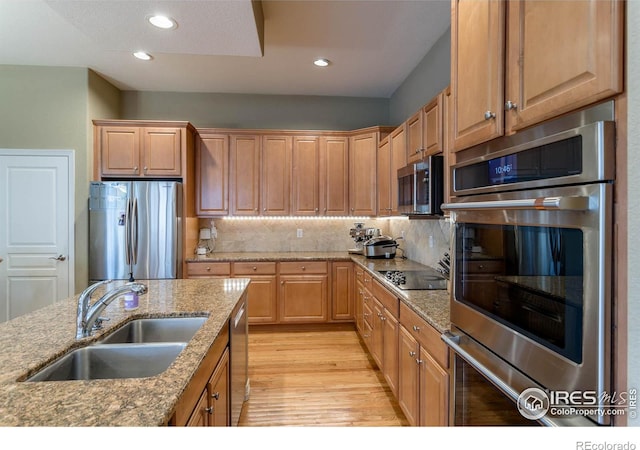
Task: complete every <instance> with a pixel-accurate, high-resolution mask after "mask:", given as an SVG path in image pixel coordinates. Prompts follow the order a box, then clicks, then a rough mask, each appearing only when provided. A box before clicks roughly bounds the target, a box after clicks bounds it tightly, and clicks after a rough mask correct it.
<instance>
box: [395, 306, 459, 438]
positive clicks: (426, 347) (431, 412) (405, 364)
mask: <svg viewBox="0 0 640 450" xmlns="http://www.w3.org/2000/svg"><path fill="white" fill-rule="evenodd" d="M398 352H399V382H398V403H399V404H400V408H401V409H402V411H403V412H404V413H405V416H406V417H407V420H408V421H409V423H410V424H411V425H419V426H447V425H448V423H449V372H448V367H449V359H448V355H449V353H448V350H447V346H446V344H445V343H444V342H442V341H441V340H440V333H439V332H438V331H436V329H435V328H433V327H432V326H431V325H429V324H428V323H427V322H425V321H424V320H423V319H422V318H420V317H419V316H418V315H417V314H416V313H415V312H413V311H412V310H411V309H410V308H409V307H408V306H407V305H405V304H404V303H401V304H400V327H399V349H398Z"/></svg>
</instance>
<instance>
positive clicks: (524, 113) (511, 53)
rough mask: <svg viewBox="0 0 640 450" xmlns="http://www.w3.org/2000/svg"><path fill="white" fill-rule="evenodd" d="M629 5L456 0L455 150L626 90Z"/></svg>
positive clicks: (595, 0) (593, 0)
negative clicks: (626, 7)
mask: <svg viewBox="0 0 640 450" xmlns="http://www.w3.org/2000/svg"><path fill="white" fill-rule="evenodd" d="M623 9H624V3H623V2H619V1H615V0H586V1H581V2H575V1H532V0H525V1H510V2H508V3H507V2H502V1H497V0H480V1H473V2H469V1H460V0H455V1H453V2H452V16H451V90H452V105H451V106H452V108H453V110H452V114H451V123H450V126H451V127H452V130H451V132H452V136H451V143H452V146H453V148H452V150H453V151H459V150H463V149H465V148H468V147H471V146H473V145H476V144H480V143H482V142H486V141H488V140H491V139H493V138H496V137H499V136H502V135H503V134H512V133H514V132H515V131H517V130H520V129H522V128H525V127H529V126H531V125H534V124H536V123H539V122H542V121H544V120H547V119H550V118H552V117H556V116H559V115H561V114H564V113H567V112H569V111H572V110H576V109H579V108H581V107H584V106H587V105H589V104H591V103H594V102H596V101H598V100H601V99H604V98H607V97H610V96H613V95H615V94H617V93H619V92H621V91H622V89H623V83H622V61H623V58H622V44H623V34H622V31H623ZM505 49H506V58H505ZM505 61H506V64H505ZM505 95H506V97H505ZM505 110H506V113H505ZM505 116H506V118H505ZM505 120H506V122H505Z"/></svg>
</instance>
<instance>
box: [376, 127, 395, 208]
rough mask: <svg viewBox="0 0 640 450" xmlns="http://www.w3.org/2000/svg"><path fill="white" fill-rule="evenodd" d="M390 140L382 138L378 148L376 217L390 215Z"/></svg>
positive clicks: (388, 137)
mask: <svg viewBox="0 0 640 450" xmlns="http://www.w3.org/2000/svg"><path fill="white" fill-rule="evenodd" d="M391 209H392V208H391V140H390V136H387V137H386V138H384V139H383V140H382V141H381V142H380V145H379V146H378V215H379V216H390V215H391Z"/></svg>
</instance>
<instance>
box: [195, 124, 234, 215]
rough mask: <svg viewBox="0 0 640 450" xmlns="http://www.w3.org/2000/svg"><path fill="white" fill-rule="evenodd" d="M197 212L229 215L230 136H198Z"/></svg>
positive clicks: (200, 213)
mask: <svg viewBox="0 0 640 450" xmlns="http://www.w3.org/2000/svg"><path fill="white" fill-rule="evenodd" d="M196 201H197V202H198V203H197V204H196V214H197V215H198V217H217V216H227V215H229V136H228V135H226V134H200V135H199V136H198V138H197V139H196Z"/></svg>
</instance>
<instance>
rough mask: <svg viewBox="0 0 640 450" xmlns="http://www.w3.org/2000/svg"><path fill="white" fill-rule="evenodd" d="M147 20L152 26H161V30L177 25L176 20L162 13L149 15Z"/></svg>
mask: <svg viewBox="0 0 640 450" xmlns="http://www.w3.org/2000/svg"><path fill="white" fill-rule="evenodd" d="M147 20H148V21H149V23H151V25H153V26H154V27H158V28H162V29H163V30H171V29H173V28H176V27H177V26H178V24H177V23H176V21H175V20H173V19H172V18H171V17H167V16H162V15H156V16H149V17H148V18H147Z"/></svg>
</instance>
